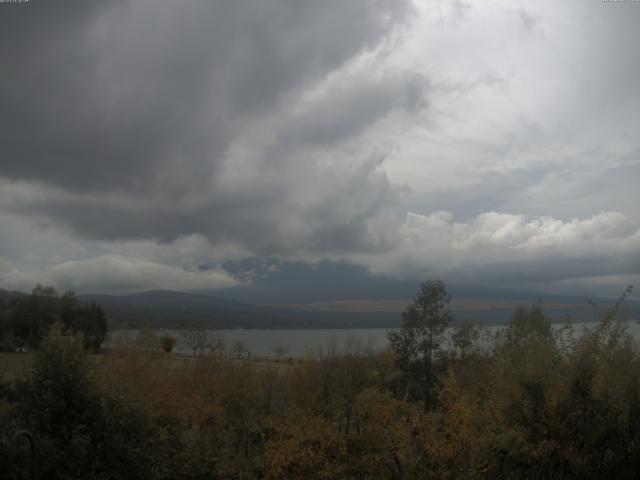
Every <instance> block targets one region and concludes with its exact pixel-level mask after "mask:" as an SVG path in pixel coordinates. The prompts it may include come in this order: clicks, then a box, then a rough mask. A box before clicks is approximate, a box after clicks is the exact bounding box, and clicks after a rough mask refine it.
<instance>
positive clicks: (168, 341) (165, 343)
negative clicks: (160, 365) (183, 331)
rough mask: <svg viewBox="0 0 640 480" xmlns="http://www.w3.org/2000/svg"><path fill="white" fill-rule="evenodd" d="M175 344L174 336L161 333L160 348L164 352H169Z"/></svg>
mask: <svg viewBox="0 0 640 480" xmlns="http://www.w3.org/2000/svg"><path fill="white" fill-rule="evenodd" d="M175 346H176V337H171V336H169V335H163V336H162V337H160V348H162V350H164V352H165V353H171V352H172V351H173V349H174V347H175Z"/></svg>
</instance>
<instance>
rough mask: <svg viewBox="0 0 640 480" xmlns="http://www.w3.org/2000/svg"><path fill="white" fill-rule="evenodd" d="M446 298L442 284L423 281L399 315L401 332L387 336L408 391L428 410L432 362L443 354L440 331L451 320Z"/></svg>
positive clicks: (433, 379)
mask: <svg viewBox="0 0 640 480" xmlns="http://www.w3.org/2000/svg"><path fill="white" fill-rule="evenodd" d="M449 301H450V297H449V295H448V294H447V290H446V288H445V286H444V283H442V282H441V281H440V280H429V281H427V282H424V283H423V284H422V285H421V286H420V291H419V292H418V295H417V296H416V298H415V300H414V302H413V304H412V305H409V306H408V307H407V309H406V310H405V311H404V313H403V314H402V327H401V328H400V331H398V332H390V333H389V335H388V338H389V342H390V343H391V346H392V348H393V349H394V350H395V352H396V354H397V356H398V359H397V364H398V367H399V368H400V370H401V371H402V372H403V374H404V378H405V382H406V387H407V391H408V393H409V394H410V396H411V397H413V398H419V399H422V400H423V402H424V405H425V408H427V409H428V408H429V407H431V406H432V404H433V401H434V395H433V388H434V384H435V380H436V375H435V373H436V372H435V371H434V370H435V361H436V360H437V358H438V356H439V355H440V354H441V353H442V350H441V347H442V342H443V334H444V331H445V329H446V328H447V327H448V326H449V324H450V323H451V318H452V316H451V311H450V310H449V308H448V304H449Z"/></svg>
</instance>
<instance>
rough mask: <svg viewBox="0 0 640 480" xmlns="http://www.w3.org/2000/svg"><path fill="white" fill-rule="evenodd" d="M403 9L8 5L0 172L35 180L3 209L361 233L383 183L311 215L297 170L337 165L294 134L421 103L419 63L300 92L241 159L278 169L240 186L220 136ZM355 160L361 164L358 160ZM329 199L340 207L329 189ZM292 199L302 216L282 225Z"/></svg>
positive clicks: (136, 230) (343, 131)
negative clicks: (415, 68)
mask: <svg viewBox="0 0 640 480" xmlns="http://www.w3.org/2000/svg"><path fill="white" fill-rule="evenodd" d="M411 11H412V9H411V6H410V4H409V2H407V1H399V2H371V1H365V0H361V1H360V0H354V1H349V2H315V1H284V0H266V1H265V0H261V1H257V2H200V1H188V2H184V1H181V2H165V1H163V2H159V1H150V0H140V1H132V2H127V1H95V2H91V1H83V2H73V3H65V4H64V5H62V4H58V3H54V2H45V1H37V0H34V1H32V2H30V3H29V4H28V5H24V6H21V7H20V8H18V7H17V6H13V8H11V6H5V5H3V6H2V10H1V11H0V61H1V62H2V64H3V65H10V66H11V68H8V69H6V72H3V76H2V79H1V80H0V82H1V86H2V88H1V89H0V112H2V113H1V116H0V144H1V145H2V148H3V152H2V157H3V160H2V163H1V164H0V177H4V178H5V179H7V180H9V181H13V182H16V181H22V182H24V183H22V184H21V187H20V188H22V189H25V190H29V189H30V190H32V191H34V192H38V193H39V195H36V196H37V199H35V200H34V199H33V198H32V196H29V195H28V194H26V197H29V199H30V200H25V198H23V199H22V200H19V199H17V198H12V199H10V200H6V199H5V208H6V207H7V205H9V207H10V209H11V210H12V211H14V212H21V213H24V214H40V215H44V216H47V217H49V218H53V219H56V220H57V221H60V222H62V223H63V224H65V225H67V226H69V227H70V228H71V229H72V230H73V231H75V232H76V233H78V234H80V235H84V236H87V237H90V238H104V239H122V238H158V239H161V240H170V239H173V238H176V237H177V236H179V235H182V234H190V233H194V232H197V233H204V234H206V235H207V236H208V237H209V238H210V239H212V240H213V241H218V240H231V241H234V240H235V241H238V242H240V243H247V244H250V245H252V246H253V247H255V248H258V249H260V250H265V251H266V250H271V251H272V252H275V253H278V249H282V248H286V247H287V245H286V244H288V243H293V242H295V241H296V240H299V239H301V238H305V237H307V236H308V235H313V234H314V233H315V231H317V230H320V231H322V230H323V229H333V227H337V229H338V230H340V231H341V232H342V233H341V235H339V236H334V239H333V240H335V241H338V242H342V243H345V244H346V245H351V244H353V243H357V242H356V241H352V240H350V238H349V237H350V236H354V235H355V236H356V237H362V235H361V233H360V231H361V230H362V229H363V228H364V227H363V226H362V222H365V221H366V218H364V217H366V216H367V215H369V214H371V213H372V212H371V210H372V209H375V208H376V205H379V203H380V202H379V200H378V199H377V198H371V201H370V202H369V203H367V204H366V205H361V203H362V202H361V201H360V200H359V199H355V200H354V202H355V203H354V204H355V205H356V206H357V207H356V209H357V211H356V212H353V213H350V214H348V215H346V217H344V218H327V216H326V215H325V216H324V217H325V218H324V219H323V218H318V222H320V223H317V222H316V221H315V219H314V218H313V217H312V216H311V215H308V214H309V213H310V210H314V209H315V210H318V208H316V207H314V204H313V202H311V204H309V205H308V206H309V208H310V210H304V209H300V210H299V211H296V208H292V207H295V206H296V205H297V204H298V203H300V202H297V201H292V198H291V197H292V196H293V195H296V194H297V193H298V192H296V190H297V185H298V184H299V183H301V184H304V183H305V180H304V179H299V178H298V176H299V175H302V176H308V175H317V176H318V179H317V180H316V184H323V183H326V182H329V183H333V179H332V178H331V177H332V176H334V175H335V176H340V175H342V174H343V172H340V171H338V170H336V171H334V172H327V171H324V172H318V171H317V169H316V168H315V164H314V163H313V162H312V161H309V160H308V159H307V158H306V157H307V156H308V155H309V152H308V151H305V150H304V148H307V147H309V146H314V145H318V144H322V143H328V142H330V143H333V142H335V141H337V140H338V137H341V138H342V139H348V138H349V137H350V136H352V135H358V134H359V133H361V132H362V131H363V129H364V128H366V127H367V126H368V125H371V124H373V123H374V122H376V121H377V120H378V119H379V118H381V117H384V116H385V115H386V114H388V113H389V112H390V111H393V110H397V109H400V110H402V109H412V108H415V105H418V104H421V103H422V102H423V100H422V98H421V86H420V84H419V83H420V80H419V79H418V78H417V77H415V75H414V76H411V78H409V77H407V78H406V79H405V78H404V76H403V74H393V75H390V76H389V78H388V79H387V78H386V77H385V76H384V75H383V76H381V77H380V78H378V79H377V80H375V81H374V80H370V79H367V78H365V77H363V78H361V80H362V83H363V88H362V90H358V86H357V85H350V87H349V88H350V89H351V90H348V89H346V87H344V85H343V86H342V87H341V86H338V87H335V88H338V89H340V88H341V89H342V90H341V92H342V99H341V101H339V102H332V100H331V99H329V98H326V99H322V98H320V99H317V100H316V101H317V105H316V106H315V110H316V111H317V112H318V115H315V111H306V112H305V111H304V108H303V109H302V113H301V114H300V115H299V116H297V117H296V116H295V115H290V114H288V113H287V114H284V113H283V114H282V115H281V118H277V119H274V120H273V121H274V122H276V123H277V122H279V123H280V124H281V126H280V127H279V128H280V129H281V132H280V133H276V135H277V137H278V138H276V140H275V141H274V142H271V143H270V144H269V145H265V146H264V148H263V153H262V154H261V155H260V158H254V159H253V160H252V161H251V162H250V163H249V164H247V165H246V166H245V167H244V168H245V169H246V170H247V174H248V175H249V177H252V176H253V173H252V172H251V170H253V169H266V170H268V169H269V168H277V169H278V170H279V171H278V177H279V178H276V179H275V180H273V181H270V180H269V179H253V180H251V181H249V182H248V184H247V185H244V186H243V185H242V184H241V183H242V182H238V178H235V177H234V181H233V182H232V181H230V180H229V179H228V178H227V177H224V176H223V175H222V174H221V173H220V170H221V169H224V167H225V164H230V163H231V164H232V163H233V162H234V161H235V160H234V159H232V158H231V159H230V158H229V157H228V149H229V148H230V146H231V145H236V146H237V145H241V144H242V142H243V141H245V140H244V138H245V137H246V131H245V129H246V128H247V126H250V125H253V124H255V123H256V122H258V123H259V122H262V124H263V127H262V128H264V125H266V126H268V127H269V128H271V126H270V123H269V122H270V121H271V120H270V118H269V116H270V115H273V112H274V111H276V112H277V111H282V112H286V111H287V108H289V107H292V106H294V105H293V104H292V102H293V101H294V100H292V99H294V98H298V97H300V96H302V95H303V94H304V92H305V90H306V89H307V88H309V87H310V86H312V85H314V84H316V83H319V82H320V83H321V82H323V81H324V80H325V79H326V78H327V76H328V75H329V74H331V73H332V72H335V71H337V69H339V68H340V67H341V66H343V65H344V64H345V62H348V61H350V59H352V58H354V57H355V56H357V55H359V54H361V53H362V52H366V51H368V50H371V49H375V48H377V47H378V46H379V45H380V43H381V42H383V41H384V40H385V38H386V36H387V35H388V34H389V32H390V31H391V30H392V29H393V27H394V26H396V25H398V24H401V23H402V22H404V21H405V20H407V19H408V18H409V16H410V14H411ZM345 84H346V82H345ZM389 98H392V99H393V100H389ZM398 98H399V99H400V100H397V99H398ZM398 102H400V103H398ZM279 109H280V110H279ZM275 165H277V167H274V166H275ZM365 168H366V167H365ZM362 173H363V172H362V170H361V168H359V167H356V168H355V169H354V170H353V172H352V175H361V174H362ZM263 180H264V181H263ZM307 181H308V180H307ZM357 183H361V184H362V185H361V186H360V187H358V186H357V185H355V186H356V187H357V189H358V190H367V189H369V188H370V189H372V191H373V192H374V195H373V197H377V196H378V193H376V192H379V194H380V195H382V196H383V197H384V195H385V190H386V188H387V186H386V182H385V180H384V179H378V178H372V177H370V176H369V175H368V173H367V172H364V176H362V177H360V179H348V180H347V181H346V183H345V186H348V187H349V188H351V187H353V186H354V184H357ZM369 183H371V185H369ZM364 184H367V185H364ZM244 187H249V188H250V189H245V188H244ZM14 190H15V188H14ZM329 190H331V189H330V188H329ZM51 192H53V193H51ZM32 193H33V192H32ZM49 193H50V194H49ZM342 193H343V192H341V191H336V192H333V193H331V192H330V193H329V197H330V198H336V197H339V196H340V195H341V194H342ZM18 197H19V195H18ZM23 197H24V195H23ZM365 197H366V196H365ZM302 203H304V202H302ZM317 203H322V201H321V199H318V202H317ZM358 205H359V206H358ZM333 207H335V208H336V209H338V210H340V211H342V212H343V213H344V212H345V209H344V208H343V207H342V206H341V205H340V204H339V202H337V201H336V202H335V204H334V205H333ZM323 208H331V207H323ZM286 209H288V210H289V211H284V210H286ZM303 210H304V211H303ZM320 210H322V209H320ZM292 216H294V217H296V216H297V217H298V218H297V219H296V218H293V219H292V218H291V217H292ZM302 216H304V222H307V223H308V225H309V227H308V228H307V227H305V228H297V227H296V228H293V230H292V229H291V228H289V227H290V226H291V224H292V223H294V224H302V223H303V221H302V218H301V217H302ZM329 217H330V216H329ZM324 221H327V222H338V224H337V225H332V224H328V225H324V224H322V222H324ZM351 231H353V232H354V233H353V235H351ZM258 232H261V233H260V234H259V235H258ZM285 238H288V239H289V240H288V241H286V242H285V241H284V239H285ZM324 238H325V239H326V242H330V240H331V239H329V237H328V236H327V235H325V236H324ZM258 239H259V241H257V240H258ZM317 242H319V243H323V242H325V241H324V240H317ZM351 246H354V245H351ZM338 247H339V248H340V246H339V245H338ZM323 248H327V249H330V248H331V245H329V244H327V245H324V246H323Z"/></svg>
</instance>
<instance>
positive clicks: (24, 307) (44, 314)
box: [0, 285, 107, 351]
mask: <svg viewBox="0 0 640 480" xmlns="http://www.w3.org/2000/svg"><path fill="white" fill-rule="evenodd" d="M56 327H57V328H59V329H62V330H63V331H65V332H67V333H69V334H71V335H82V337H83V342H84V347H85V348H86V349H92V350H94V351H98V350H99V349H100V346H101V345H102V343H103V342H104V340H105V339H106V336H107V319H106V317H105V315H104V312H103V311H102V308H100V307H99V306H97V305H95V304H94V303H89V304H84V303H81V302H80V301H79V300H78V297H77V296H76V295H75V293H73V292H72V291H68V292H66V293H64V294H63V295H58V292H56V290H55V289H54V288H53V287H43V286H41V285H36V287H35V288H34V289H33V291H32V292H31V295H19V296H13V297H12V298H8V299H3V298H0V351H1V350H9V351H14V350H16V349H17V350H21V351H22V350H23V349H25V348H27V349H31V350H32V349H36V348H38V347H39V346H40V343H41V342H42V339H43V338H44V337H45V336H46V335H47V333H48V332H49V330H50V329H51V328H56Z"/></svg>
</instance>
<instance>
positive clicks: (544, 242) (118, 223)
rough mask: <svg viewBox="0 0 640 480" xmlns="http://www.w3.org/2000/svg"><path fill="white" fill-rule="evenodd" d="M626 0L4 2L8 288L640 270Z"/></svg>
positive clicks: (507, 280) (0, 105)
mask: <svg viewBox="0 0 640 480" xmlns="http://www.w3.org/2000/svg"><path fill="white" fill-rule="evenodd" d="M632 3H633V2H626V4H618V3H612V2H610V3H606V2H605V3H598V4H592V3H589V2H586V3H585V2H581V1H577V0H576V1H570V2H566V3H563V4H558V2H554V1H552V0H549V1H546V0H544V1H541V2H536V3H535V4H531V3H524V2H522V3H513V2H494V3H492V4H490V5H489V4H486V2H475V1H469V2H440V1H435V0H415V1H410V0H401V1H394V2H386V1H369V0H354V1H350V2H339V1H329V2H315V1H296V2H291V1H287V0H260V1H255V2H228V3H220V2H200V1H196V0H185V1H182V2H169V1H165V0H107V1H104V0H102V1H87V0H83V1H80V0H74V1H71V2H67V3H65V5H64V7H63V6H60V5H57V4H54V3H53V2H46V1H44V0H32V1H30V2H28V3H26V4H0V61H2V64H3V65H11V66H12V67H11V68H9V69H6V70H7V71H6V72H3V76H2V78H1V79H0V86H1V87H2V88H1V89H0V146H1V147H2V152H1V157H2V160H1V161H0V222H2V224H3V225H4V227H3V228H2V229H1V230H0V287H4V288H18V287H20V288H25V287H24V285H26V284H28V283H29V282H34V281H40V282H52V283H55V284H57V285H59V286H61V287H72V288H76V289H78V290H80V291H118V292H120V291H132V290H142V289H145V288H172V289H181V290H189V289H206V288H222V287H225V286H231V285H233V284H234V282H238V280H237V279H236V278H235V277H233V276H231V275H230V274H227V273H225V272H224V271H223V270H221V267H220V265H221V264H222V263H224V262H225V261H227V260H236V259H242V258H251V257H266V256H271V257H278V258H280V259H282V260H284V261H286V260H296V261H300V260H301V261H306V262H315V261H319V260H322V259H333V260H341V261H342V260H346V261H349V262H355V263H358V264H362V265H365V266H367V267H369V268H370V271H371V272H372V273H374V274H380V275H391V276H396V277H403V278H424V276H426V275H438V276H442V277H445V278H447V279H456V280H464V281H473V282H480V283H492V284H500V285H508V286H514V285H516V286H517V285H520V286H522V287H531V288H541V287H548V286H549V285H553V286H554V288H558V289H569V288H570V283H571V282H573V283H574V284H575V285H583V284H593V285H598V284H602V285H610V284H611V283H612V282H613V281H614V280H616V279H618V280H620V281H621V282H622V283H625V280H624V279H633V278H637V277H638V275H640V262H639V257H640V245H639V244H638V230H639V229H640V210H638V208H637V206H636V205H637V200H638V195H637V184H638V181H639V180H640V140H639V139H638V136H637V132H636V131H635V130H634V126H635V124H636V122H635V116H636V115H637V111H638V110H639V109H640V96H638V95H637V85H638V84H639V81H640V61H639V60H638V58H637V55H636V54H635V48H636V47H635V45H637V42H638V40H640V36H639V34H638V30H637V24H638V21H640V8H637V5H632ZM237 275H238V278H247V277H246V275H244V274H242V273H238V274H237ZM629 281H630V280H629ZM627 283H628V282H627ZM580 288H582V287H580Z"/></svg>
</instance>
